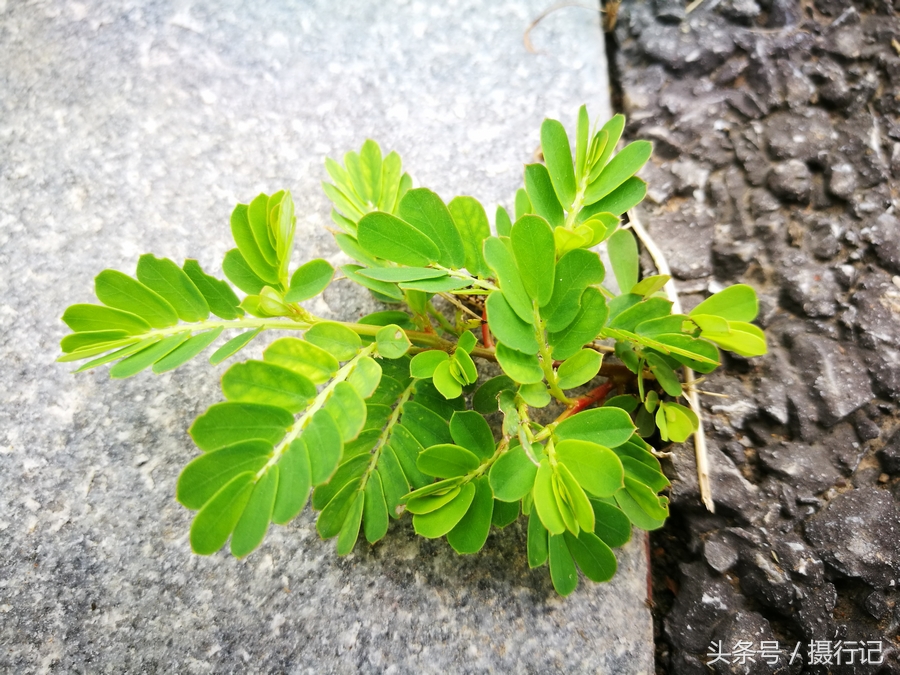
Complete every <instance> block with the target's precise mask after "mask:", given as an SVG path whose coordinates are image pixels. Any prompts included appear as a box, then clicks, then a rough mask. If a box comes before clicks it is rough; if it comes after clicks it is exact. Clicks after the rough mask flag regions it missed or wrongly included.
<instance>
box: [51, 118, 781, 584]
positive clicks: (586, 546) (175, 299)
mask: <svg viewBox="0 0 900 675" xmlns="http://www.w3.org/2000/svg"><path fill="white" fill-rule="evenodd" d="M624 122H625V120H624V118H623V117H622V116H621V115H617V116H615V117H614V118H613V119H611V120H610V121H609V122H607V123H606V124H605V125H603V127H602V128H600V129H598V130H594V131H591V129H590V124H589V119H588V114H587V111H586V109H585V108H584V107H582V108H581V110H580V111H579V114H578V124H577V129H576V135H575V152H574V156H573V153H572V151H571V146H570V143H569V139H568V136H567V134H566V131H565V129H564V128H563V126H562V124H560V123H559V122H557V121H555V120H546V121H545V122H544V123H543V126H542V127H541V142H542V148H543V153H544V160H545V163H544V164H529V165H527V166H526V167H525V173H524V188H523V189H520V190H519V191H518V193H517V194H516V198H515V213H514V214H512V215H511V214H509V213H508V212H507V211H506V210H505V209H504V208H502V207H500V208H498V209H497V212H496V214H495V217H494V229H493V232H492V229H491V225H490V222H489V219H488V216H487V214H486V213H485V210H484V208H483V207H482V205H481V204H480V203H479V202H478V201H477V200H476V199H475V198H473V197H469V196H460V197H455V198H454V199H452V200H451V201H450V202H449V203H448V204H445V202H444V201H443V200H442V199H441V198H440V197H439V196H438V195H437V194H436V193H434V192H432V191H431V190H429V189H427V188H421V187H420V188H414V187H412V185H413V183H412V179H411V178H410V176H409V174H407V173H405V172H404V171H403V168H402V165H401V161H400V157H399V156H398V155H397V154H396V153H395V152H391V153H389V154H387V155H386V156H385V155H382V152H381V149H380V148H379V146H378V145H377V144H376V143H374V142H373V141H366V142H365V143H364V144H363V146H362V148H361V150H360V151H359V152H358V153H356V152H349V153H347V154H346V155H345V156H344V159H343V164H341V163H339V162H337V161H334V160H331V159H329V160H327V162H326V169H327V171H328V175H329V176H330V178H331V182H330V183H324V184H323V188H324V190H325V193H326V194H327V195H328V197H329V199H330V200H331V201H332V202H333V204H334V209H333V210H332V212H331V217H332V220H333V221H334V223H335V225H336V226H337V232H336V234H335V240H336V242H337V244H338V246H339V247H340V248H341V250H342V251H343V252H344V253H346V254H347V255H348V256H349V257H350V258H351V259H353V260H354V261H355V262H354V263H352V264H346V265H343V266H342V267H341V268H340V272H341V274H342V275H343V277H344V278H346V279H349V280H350V281H353V282H355V283H357V284H359V285H361V286H364V287H365V288H367V289H369V290H370V291H371V292H372V293H373V294H374V295H375V297H376V298H377V299H379V300H381V301H383V302H384V303H386V304H388V305H392V307H391V309H388V310H385V311H380V312H376V313H374V314H371V315H369V316H366V317H363V318H362V319H360V320H359V321H357V322H337V321H328V320H324V319H322V318H319V317H317V316H315V315H313V314H312V313H311V312H310V311H309V310H308V309H306V308H305V307H304V306H303V305H302V304H301V303H303V302H304V301H306V300H309V299H311V298H314V297H315V296H317V295H318V294H320V293H321V292H322V291H323V290H324V289H325V288H326V287H327V286H328V285H329V284H330V283H332V281H333V275H334V272H335V270H334V269H333V268H332V267H331V265H330V264H329V263H328V262H326V261H325V260H321V259H317V260H311V261H309V262H306V263H305V264H303V265H301V266H300V267H299V268H297V269H296V270H294V271H293V272H291V270H290V269H289V260H290V256H291V251H292V245H293V238H294V228H295V222H296V215H295V210H294V202H293V200H292V198H291V195H290V193H289V192H287V191H280V192H276V193H275V194H272V195H266V194H261V195H258V196H257V197H256V198H254V199H253V200H252V201H250V203H249V204H238V205H237V206H236V207H235V209H234V211H233V213H232V215H231V233H232V235H233V237H234V241H235V244H236V248H234V249H232V250H230V251H229V252H228V253H227V254H226V255H225V259H224V261H223V264H222V268H223V271H224V273H225V276H226V277H227V278H228V280H229V281H230V282H231V283H230V284H229V283H228V282H226V281H223V280H221V279H218V278H216V277H213V276H210V275H208V274H207V273H206V272H204V271H203V270H202V269H201V268H200V265H199V264H198V263H197V261H196V260H187V261H185V263H184V264H183V265H182V266H180V267H179V266H178V265H177V264H176V263H174V262H173V261H171V260H168V259H165V258H156V257H154V256H153V255H149V254H148V255H144V256H141V258H140V260H139V261H138V265H137V271H136V274H135V276H133V277H132V276H129V275H126V274H124V273H122V272H118V271H115V270H105V271H103V272H101V273H100V274H99V275H98V276H97V277H96V280H95V288H96V294H97V298H98V300H99V301H100V303H102V304H81V305H73V306H71V307H69V308H68V309H67V310H66V312H65V314H64V315H63V321H64V322H65V323H66V324H67V325H68V326H69V328H71V329H72V331H73V332H72V333H71V334H69V335H67V336H66V337H64V338H63V340H62V351H63V352H64V354H63V356H61V357H60V359H59V360H60V361H64V362H68V361H82V360H86V361H87V362H86V363H85V364H84V365H82V366H81V367H80V368H79V369H78V370H77V371H76V372H80V371H83V370H87V369H90V368H95V367H97V366H100V365H103V364H107V363H109V364H112V366H111V368H110V375H111V376H112V377H114V378H123V377H130V376H132V375H135V374H137V373H139V372H140V371H142V370H145V369H147V368H152V370H153V371H154V372H156V373H162V372H166V371H169V370H172V369H173V368H176V367H178V366H180V365H182V364H183V363H185V362H187V361H188V360H190V359H192V358H194V357H196V356H198V355H199V354H200V353H201V352H203V351H204V350H206V349H208V348H210V347H211V346H212V345H213V344H214V343H215V342H216V341H218V340H220V337H221V336H222V334H223V332H225V331H229V339H227V340H225V341H224V342H222V344H221V345H220V346H218V347H217V348H216V349H215V350H214V351H213V352H212V355H211V356H210V357H209V360H210V362H211V363H213V364H217V363H219V362H221V361H224V360H225V359H227V358H230V357H233V356H234V355H235V354H237V353H238V352H239V351H240V350H241V349H243V348H244V347H246V346H247V345H248V344H249V343H250V342H251V341H252V340H254V339H255V338H257V337H258V336H259V335H260V334H261V333H263V332H267V331H277V330H287V331H294V332H296V331H299V332H300V333H302V337H295V336H288V337H280V338H278V339H276V340H274V341H273V342H271V343H270V344H269V345H268V346H267V347H266V348H265V350H264V351H263V354H262V358H261V359H250V360H247V361H244V362H241V363H236V364H235V365H233V366H231V367H230V368H229V369H228V370H227V371H226V372H225V374H224V375H223V376H222V381H221V385H222V394H223V397H224V401H223V402H221V403H216V404H215V405H213V406H211V407H210V408H209V409H208V410H207V411H206V412H205V413H203V414H202V415H201V416H200V417H199V418H197V420H196V421H195V422H194V424H193V425H192V426H191V428H190V435H191V437H192V438H193V440H194V442H195V443H196V445H197V447H198V448H199V450H200V451H201V454H200V455H198V456H197V457H196V458H195V459H194V460H193V461H191V462H190V463H189V464H188V465H187V466H186V467H185V468H184V470H183V471H182V473H181V476H180V478H179V480H178V485H177V489H176V495H177V498H178V501H179V502H181V503H182V504H183V505H184V506H185V507H187V508H189V509H192V510H195V511H197V514H196V516H195V518H194V521H193V524H192V526H191V532H190V541H191V546H192V548H193V550H194V551H195V552H197V553H199V554H212V553H214V552H216V551H218V550H219V549H220V548H222V547H223V546H224V545H225V543H226V542H227V541H228V540H229V538H230V548H231V551H232V553H233V554H234V555H236V556H239V557H240V556H245V555H247V554H249V553H250V552H251V551H253V550H254V549H255V548H256V547H257V546H259V544H260V542H261V541H262V539H263V538H264V536H265V534H266V532H267V530H268V528H269V525H270V523H276V524H279V525H283V524H286V523H288V522H290V521H291V520H292V519H293V518H295V517H296V516H297V515H298V514H299V513H300V512H301V511H302V510H303V508H304V506H305V505H306V503H307V501H309V496H310V494H311V495H312V498H311V503H312V508H313V509H315V510H316V511H318V518H317V521H316V527H317V529H318V532H319V534H320V535H321V536H322V537H323V538H325V539H330V538H336V540H337V551H338V553H339V554H342V555H343V554H347V553H349V552H350V551H352V550H353V548H354V546H355V545H356V544H357V541H358V539H359V536H360V533H362V534H363V535H364V536H365V538H366V540H367V541H368V542H370V543H375V542H377V541H379V540H381V539H382V538H383V537H384V536H385V534H386V533H387V531H388V529H389V523H390V521H391V520H392V519H397V518H400V517H401V516H402V515H403V514H404V513H410V514H412V525H413V527H414V528H415V531H416V532H417V533H418V534H420V535H422V536H423V537H428V538H438V537H446V538H447V541H448V543H449V544H450V546H452V547H453V549H454V550H456V551H457V552H459V553H466V554H467V553H475V552H477V551H479V550H480V549H481V548H482V547H483V546H484V544H485V542H486V540H487V538H488V534H489V532H490V529H491V527H492V526H493V527H498V528H502V527H506V526H507V525H509V524H510V523H512V522H513V521H515V520H516V519H517V518H519V517H525V518H527V521H528V523H527V532H528V538H527V554H528V562H529V565H531V566H532V567H537V566H541V565H544V564H545V563H549V569H550V575H551V578H552V581H553V585H554V587H555V588H556V590H557V591H558V592H559V593H560V594H562V595H567V594H569V593H571V592H572V590H574V588H575V587H576V584H577V581H578V575H577V572H576V569H580V570H581V571H582V573H583V574H584V576H586V577H587V578H589V579H592V580H594V581H606V580H608V579H610V578H611V577H612V576H613V575H614V573H615V570H616V558H615V556H614V554H613V552H612V549H613V548H615V547H618V546H622V545H623V544H624V543H625V542H627V541H628V540H629V538H630V536H631V528H632V525H634V526H636V527H639V528H642V529H645V530H652V529H654V528H658V527H660V526H662V524H663V522H664V521H665V519H666V517H667V516H668V500H667V498H666V497H665V496H663V495H661V494H660V493H661V492H663V491H664V490H665V489H666V487H667V486H668V485H669V481H668V480H667V479H666V477H665V476H664V475H663V473H662V471H661V469H660V464H659V461H658V460H657V458H656V456H655V454H654V449H653V447H652V446H651V445H650V444H649V443H648V441H647V440H646V439H654V438H657V437H658V438H659V439H661V440H662V441H663V442H668V441H672V442H681V441H684V440H686V439H687V438H688V437H689V436H690V435H691V433H692V432H693V431H694V430H695V429H696V428H697V426H698V424H699V420H698V417H697V414H696V412H695V411H693V410H691V409H690V408H689V407H687V406H685V405H682V404H680V403H678V402H677V400H678V398H679V397H680V396H682V394H683V390H684V387H683V385H682V383H681V381H680V379H679V376H678V374H677V371H678V369H679V368H680V367H681V366H689V367H690V368H692V369H694V370H696V371H699V372H701V373H708V372H710V371H712V370H713V369H714V368H715V367H716V366H717V365H719V351H718V348H717V347H721V348H723V349H727V350H730V351H733V352H735V353H737V354H740V355H742V356H753V355H758V354H763V353H765V350H766V345H765V338H764V336H763V333H762V331H760V330H759V329H758V328H757V327H756V326H754V325H752V324H751V323H750V322H751V321H752V320H753V319H754V318H755V316H756V313H757V300H756V295H755V293H754V291H753V290H752V289H751V288H750V287H748V286H743V285H738V286H732V287H730V288H726V289H725V290H723V291H721V292H719V293H716V294H715V295H713V296H712V297H710V298H709V299H707V300H706V301H704V302H702V303H701V304H700V305H699V306H698V307H696V308H695V309H694V310H693V311H692V312H691V313H690V314H689V315H684V314H674V315H673V314H672V312H671V306H672V303H671V302H670V301H669V300H668V299H667V298H666V296H665V294H664V293H662V289H663V287H664V286H665V284H666V282H667V281H668V277H666V276H659V275H657V276H651V277H647V278H644V279H639V276H640V267H639V263H638V246H637V242H636V240H635V238H634V236H633V235H632V233H631V232H630V231H629V229H628V228H627V227H625V226H623V225H622V222H621V216H622V214H624V213H625V212H627V211H628V210H629V209H630V208H632V207H633V206H635V205H636V204H637V203H638V202H639V201H640V200H641V199H642V198H643V197H644V194H645V192H646V185H645V184H644V182H643V181H642V180H640V179H639V178H637V177H635V173H636V172H637V171H638V170H639V169H640V168H641V166H643V164H644V163H645V162H646V161H647V159H648V158H649V156H650V152H651V146H650V144H649V143H647V142H646V141H636V142H633V143H630V144H628V145H626V146H625V147H624V148H623V149H622V150H621V151H619V152H618V153H617V154H616V153H614V149H615V147H616V145H617V144H618V142H619V139H620V136H621V134H622V130H623V127H624ZM598 245H605V246H606V247H607V249H608V251H609V255H610V258H611V262H612V272H613V276H614V282H615V283H613V280H611V279H610V280H607V275H606V269H605V268H604V265H603V263H602V262H601V259H600V257H599V255H598V254H597V252H596V251H595V250H594V249H595V247H597V246H598ZM233 287H236V288H237V289H239V290H240V291H242V292H243V293H244V294H245V297H244V298H243V299H239V297H238V296H237V295H236V293H235V291H234V289H233ZM233 331H237V332H236V333H235V334H233V335H231V332H233ZM605 359H606V362H604V361H605ZM610 361H611V362H610ZM477 362H481V363H482V364H485V365H487V366H488V367H490V364H491V363H493V362H496V364H498V365H499V369H500V374H496V375H495V376H493V377H487V376H486V375H485V374H484V373H485V371H484V369H482V371H481V373H480V372H479V368H478V366H477V365H476V363H477ZM493 372H494V373H496V372H497V371H496V367H495V366H494V371H493ZM598 378H599V379H600V380H602V381H600V382H595V380H598ZM548 413H549V414H548ZM495 418H496V419H495Z"/></svg>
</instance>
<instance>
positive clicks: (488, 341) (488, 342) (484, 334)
mask: <svg viewBox="0 0 900 675" xmlns="http://www.w3.org/2000/svg"><path fill="white" fill-rule="evenodd" d="M481 342H482V343H483V344H484V346H485V347H487V348H488V349H492V348H493V347H494V340H493V339H492V338H491V329H490V328H489V327H488V320H487V307H485V308H484V309H483V310H482V312H481Z"/></svg>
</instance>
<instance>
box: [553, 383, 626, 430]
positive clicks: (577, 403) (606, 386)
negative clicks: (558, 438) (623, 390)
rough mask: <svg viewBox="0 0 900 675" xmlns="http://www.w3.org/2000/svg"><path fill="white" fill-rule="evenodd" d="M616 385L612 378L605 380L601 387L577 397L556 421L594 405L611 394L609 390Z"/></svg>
mask: <svg viewBox="0 0 900 675" xmlns="http://www.w3.org/2000/svg"><path fill="white" fill-rule="evenodd" d="M615 386H616V383H615V382H613V381H612V380H609V381H608V382H604V383H603V384H601V385H600V386H599V387H596V388H595V389H591V390H590V391H589V392H588V393H586V394H585V395H584V396H580V397H578V398H576V399H575V400H574V401H573V402H572V405H570V406H569V407H568V408H566V410H565V411H564V412H563V414H562V415H560V416H559V417H558V418H557V420H556V421H557V422H562V421H563V420H564V419H566V418H567V417H571V416H572V415H574V414H576V413H580V412H581V411H582V410H584V409H585V408H587V407H589V406H592V405H593V404H594V403H597V402H598V401H602V400H603V399H605V398H606V397H607V396H608V395H609V392H611V391H612V390H613V389H614V388H615Z"/></svg>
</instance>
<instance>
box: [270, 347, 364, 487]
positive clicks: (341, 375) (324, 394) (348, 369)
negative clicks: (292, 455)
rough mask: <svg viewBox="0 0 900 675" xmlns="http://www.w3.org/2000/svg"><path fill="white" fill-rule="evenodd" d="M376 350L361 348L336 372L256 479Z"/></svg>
mask: <svg viewBox="0 0 900 675" xmlns="http://www.w3.org/2000/svg"><path fill="white" fill-rule="evenodd" d="M374 351H375V344H374V343H373V344H370V345H369V346H368V347H363V349H362V350H360V352H359V353H358V354H357V355H356V356H354V357H353V358H352V359H350V360H349V361H347V363H345V364H344V365H343V367H341V369H340V370H339V371H338V372H337V373H336V374H335V376H334V378H333V379H332V380H331V382H329V383H328V385H327V386H326V387H325V388H324V389H323V390H322V391H320V392H319V393H318V395H317V396H316V397H315V399H313V402H312V403H311V404H310V406H309V407H308V408H307V409H306V410H305V411H304V413H303V415H302V416H301V417H300V419H298V420H297V421H296V422H294V423H293V424H292V425H291V427H290V429H288V431H287V433H286V434H285V436H284V438H283V439H281V442H279V443H278V445H277V446H276V447H275V449H274V450H273V451H272V457H271V458H270V459H269V461H268V462H266V465H265V466H264V467H262V468H261V469H260V470H259V471H257V472H256V478H255V480H259V479H260V478H262V477H263V475H265V473H266V471H268V470H269V469H270V468H272V467H273V466H274V465H276V464H278V461H279V460H280V459H281V456H282V455H283V454H284V453H285V451H286V450H287V449H288V448H289V447H290V445H291V443H293V442H294V440H295V439H296V438H297V436H299V435H300V432H302V431H303V429H305V428H306V425H307V424H309V421H310V420H311V419H312V416H313V415H315V414H316V413H317V412H318V411H319V410H320V409H321V408H322V406H324V405H325V403H326V402H327V401H328V399H329V398H330V397H331V394H332V392H333V391H334V389H335V387H337V385H338V384H339V383H341V382H343V381H344V380H346V379H347V378H348V377H350V374H351V373H352V372H353V370H354V369H355V368H356V364H357V363H359V361H360V359H362V358H363V357H366V356H368V355H369V354H371V353H372V352H374Z"/></svg>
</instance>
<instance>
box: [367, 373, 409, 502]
mask: <svg viewBox="0 0 900 675" xmlns="http://www.w3.org/2000/svg"><path fill="white" fill-rule="evenodd" d="M415 386H416V380H415V379H413V380H412V381H411V382H410V384H409V386H407V387H406V389H404V390H403V393H402V394H401V395H400V398H399V399H398V400H397V405H396V407H395V408H394V410H393V411H392V412H391V416H390V418H389V419H388V421H387V423H386V424H385V426H384V429H383V430H382V431H381V435H380V436H379V437H378V441H376V443H375V447H374V448H373V449H372V459H371V460H370V461H369V466H368V468H367V469H366V473H365V476H363V480H362V484H361V485H362V486H363V487H365V485H366V482H367V481H368V480H369V476H370V475H371V473H372V472H373V471H375V469H376V467H377V466H378V460H379V459H380V458H381V452H382V450H383V449H384V446H385V445H387V442H388V438H389V437H390V435H391V431H392V430H393V428H394V426H395V425H396V424H397V422H398V421H399V420H400V413H401V412H402V411H403V405H404V404H405V403H406V402H407V401H408V400H409V397H410V396H412V393H413V389H414V388H415Z"/></svg>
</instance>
